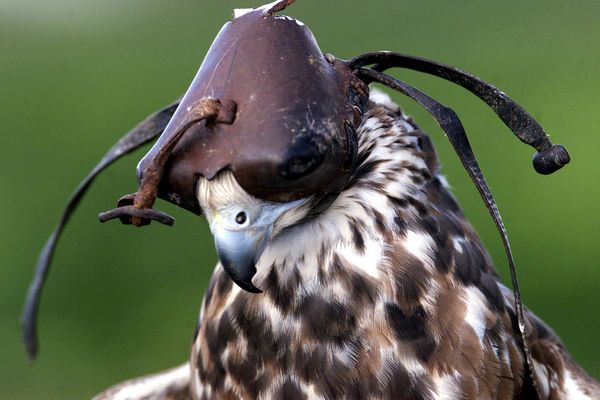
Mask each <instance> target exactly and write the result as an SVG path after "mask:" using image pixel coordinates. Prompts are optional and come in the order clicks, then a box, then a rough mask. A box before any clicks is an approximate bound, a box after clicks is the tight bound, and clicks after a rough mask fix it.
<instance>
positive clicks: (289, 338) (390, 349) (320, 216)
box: [190, 91, 600, 400]
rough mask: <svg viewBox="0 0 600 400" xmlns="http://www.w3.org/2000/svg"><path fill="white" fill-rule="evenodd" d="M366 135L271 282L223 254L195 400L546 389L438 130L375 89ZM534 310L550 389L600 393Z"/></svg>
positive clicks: (291, 234)
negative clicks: (231, 268)
mask: <svg viewBox="0 0 600 400" xmlns="http://www.w3.org/2000/svg"><path fill="white" fill-rule="evenodd" d="M358 139H359V155H358V161H357V164H356V167H355V169H354V173H353V174H352V177H351V178H350V180H349V182H348V185H347V187H346V188H345V189H344V190H343V191H342V192H341V193H340V194H339V195H338V196H337V197H336V198H335V200H333V202H332V203H331V204H330V205H329V207H327V208H326V209H325V210H323V211H320V212H319V213H317V214H315V213H311V210H313V209H314V208H315V207H316V204H317V203H318V199H309V200H307V201H306V202H304V203H303V204H301V205H299V206H298V207H297V208H296V209H293V210H290V211H289V212H288V214H287V215H286V216H285V218H288V219H290V221H295V223H294V224H291V225H292V226H289V227H286V228H285V229H283V230H282V231H280V232H277V234H276V235H275V236H274V237H273V240H272V241H271V243H270V244H269V245H268V246H267V248H266V249H265V251H264V253H263V254H262V256H261V258H260V260H259V262H258V264H257V266H256V268H257V274H256V276H255V277H254V279H253V282H254V284H255V285H256V286H257V287H259V288H261V289H262V290H263V293H260V294H252V293H248V292H245V291H243V290H241V289H240V288H239V287H238V286H237V285H235V284H233V283H232V281H231V279H230V278H229V276H228V275H227V274H226V273H225V271H224V270H223V268H222V267H221V266H220V265H217V267H216V269H215V272H214V274H213V276H212V278H211V281H210V284H209V288H208V290H207V293H206V295H205V298H204V301H203V304H202V307H201V313H200V318H199V329H198V330H197V334H196V335H195V338H194V344H193V348H192V353H191V359H190V367H191V371H192V372H191V376H190V388H191V392H192V398H194V399H290V400H292V399H407V400H408V399H417V400H419V399H423V400H429V399H432V400H433V399H440V400H441V399H507V400H508V399H526V398H530V396H531V395H532V393H533V392H532V387H531V382H530V380H529V379H528V378H527V373H526V370H525V369H524V368H525V367H524V365H525V362H524V357H523V354H522V352H521V346H520V344H519V341H518V340H519V339H518V338H519V336H518V334H517V332H518V331H517V328H516V317H515V313H514V306H513V305H514V303H513V295H512V292H511V291H510V290H509V289H507V288H506V287H505V286H503V284H502V283H501V282H500V279H499V277H498V275H497V274H496V272H495V270H494V267H493V264H492V261H491V259H490V256H489V255H488V253H487V252H486V250H485V248H484V247H483V245H482V243H481V241H480V239H479V237H478V235H477V233H476V232H475V231H474V229H473V227H472V226H471V225H470V224H469V222H468V221H467V220H466V218H465V216H464V214H463V213H462V211H461V210H460V207H459V206H458V204H457V202H456V200H455V199H454V198H453V196H452V195H451V194H450V192H449V188H448V185H447V183H446V180H445V179H444V178H443V176H441V175H440V171H439V163H438V159H437V156H436V154H435V150H434V148H433V145H432V143H431V140H430V139H429V138H428V136H426V135H425V134H424V133H423V132H421V131H420V130H419V129H418V127H417V126H416V125H415V123H414V122H413V121H412V120H411V119H410V118H409V117H407V116H406V115H404V114H403V113H402V111H401V110H400V109H399V108H398V106H396V105H395V104H393V103H392V102H391V101H390V100H389V98H387V97H386V96H385V95H383V94H381V93H379V92H375V91H374V92H373V94H372V95H371V101H370V103H369V104H368V107H367V111H366V113H365V115H364V119H363V122H362V125H361V126H360V128H359V129H358ZM211 182H212V181H211ZM211 184H212V185H215V186H214V187H213V188H211V190H209V191H206V190H205V191H202V190H201V192H200V193H199V197H200V198H199V201H200V203H201V204H202V203H203V202H207V201H218V200H217V198H216V197H211V193H212V192H213V191H214V192H215V193H216V192H218V193H219V194H221V195H223V196H226V195H227V194H228V193H229V194H230V195H235V192H236V190H241V188H239V187H238V189H236V190H231V187H235V186H236V185H237V183H236V182H235V179H234V178H233V176H232V175H231V174H227V175H226V176H224V177H222V179H216V180H215V181H214V182H212V183H211ZM219 185H222V186H223V187H219ZM240 195H241V196H247V195H245V194H240ZM211 199H212V200H211ZM526 317H527V323H528V326H527V330H528V332H529V336H530V340H531V346H532V352H533V358H534V360H535V364H536V373H537V374H538V380H539V381H540V382H541V386H542V389H543V393H542V396H543V398H544V399H567V398H568V399H592V398H600V390H599V388H598V383H597V382H595V381H594V380H593V379H592V378H590V377H589V376H588V375H587V374H586V373H585V372H584V371H583V370H581V368H580V367H578V366H577V365H576V364H575V363H574V362H573V361H572V359H571V358H570V356H569V355H568V353H567V352H566V350H565V349H564V347H563V345H562V344H561V342H560V340H559V339H558V338H557V336H556V335H555V334H554V333H553V332H552V331H551V330H550V329H549V328H548V327H547V326H546V325H544V323H543V322H541V321H540V320H539V319H538V318H536V317H535V316H534V315H533V314H531V313H530V312H529V311H526Z"/></svg>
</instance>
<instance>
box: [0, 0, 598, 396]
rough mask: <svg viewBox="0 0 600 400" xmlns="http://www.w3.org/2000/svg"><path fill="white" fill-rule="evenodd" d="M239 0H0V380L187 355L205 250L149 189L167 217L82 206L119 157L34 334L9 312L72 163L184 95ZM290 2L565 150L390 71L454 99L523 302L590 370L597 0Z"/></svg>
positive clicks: (27, 387)
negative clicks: (447, 72)
mask: <svg viewBox="0 0 600 400" xmlns="http://www.w3.org/2000/svg"><path fill="white" fill-rule="evenodd" d="M257 5H258V4H257V3H255V2H252V1H249V0H246V1H216V0H212V1H200V0H194V1H192V0H177V1H166V0H162V1H160V0H127V1H122V0H104V1H91V0H77V1H76V0H48V1H32V0H0V144H1V155H0V218H1V220H0V398H2V399H42V398H43V399H84V398H89V397H91V395H92V394H94V393H96V392H98V391H100V390H101V389H103V388H105V387H106V386H108V385H110V384H113V383H115V382H117V381H120V380H123V379H125V378H129V377H133V376H136V375H140V374H145V373H149V372H153V371H157V370H160V369H164V368H167V367H170V366H172V365H175V364H177V363H179V362H182V361H183V360H185V359H186V357H187V356H188V353H189V348H190V340H191V335H192V331H193V327H194V323H195V320H196V317H197V312H198V307H199V304H200V301H201V298H202V295H203V292H204V290H205V287H206V285H207V281H208V277H209V274H210V272H211V270H212V267H213V264H214V262H215V259H216V257H215V254H214V250H213V247H212V243H211V242H212V241H211V238H210V236H209V232H208V228H207V225H206V223H205V222H204V221H203V220H201V219H200V218H197V217H195V216H193V215H191V214H189V213H186V212H185V211H182V210H178V209H176V208H175V207H173V206H171V205H169V204H166V203H164V202H160V204H159V205H158V207H159V208H160V209H163V210H165V211H167V212H169V213H171V214H173V215H174V216H175V217H177V224H176V225H175V226H174V227H173V228H168V227H164V226H159V225H157V224H153V225H151V226H150V227H146V228H144V229H132V228H130V227H124V226H122V225H120V224H118V223H116V222H113V223H109V224H106V225H101V224H99V223H98V221H97V217H96V216H97V214H98V212H99V211H103V210H106V209H109V208H112V206H113V204H114V202H115V200H116V199H117V198H118V197H119V196H121V195H122V194H125V193H129V192H132V191H134V190H135V189H136V185H135V166H136V164H137V161H138V160H139V158H140V157H141V156H142V155H143V154H144V153H145V150H146V149H144V150H141V151H139V152H137V153H136V154H134V155H133V156H129V157H127V158H126V159H125V160H123V161H122V162H120V163H119V164H118V165H116V166H114V167H113V168H111V169H110V170H109V171H108V172H107V173H105V174H104V175H103V176H101V178H100V179H99V180H98V181H97V183H96V184H95V185H94V186H93V188H92V190H91V191H90V193H89V194H88V196H87V198H86V199H85V201H84V202H83V204H82V205H81V206H80V207H79V209H78V211H77V212H76V214H75V216H74V218H73V220H72V223H71V225H70V226H69V228H68V229H67V231H66V233H65V235H64V237H63V240H62V241H61V244H60V247H59V249H58V252H57V254H56V257H55V261H54V269H53V271H52V274H51V276H50V279H49V281H48V285H47V287H46V290H45V292H44V296H43V302H42V308H41V318H40V333H41V352H40V357H39V360H38V361H37V362H36V363H35V364H34V365H29V364H28V363H27V362H26V361H25V354H24V351H23V346H22V344H21V341H20V337H19V327H18V317H19V313H20V310H21V307H22V302H23V299H24V295H25V291H26V288H27V285H28V283H29V280H30V278H31V276H32V269H33V266H34V264H35V261H36V258H37V255H38V252H39V250H40V248H41V247H42V245H43V243H44V242H45V240H46V238H47V236H48V235H49V233H50V232H51V230H52V228H53V226H54V224H55V222H56V221H57V219H58V216H59V213H60V212H61V209H62V207H63V205H64V203H65V201H66V199H67V197H68V196H69V194H70V193H71V191H72V190H73V188H74V187H75V186H76V185H77V184H78V182H79V181H80V179H81V178H82V177H83V176H84V175H85V174H86V173H87V172H88V171H89V170H90V169H91V168H92V166H93V165H94V164H95V163H96V162H97V160H99V159H100V157H101V156H102V155H103V154H104V152H105V151H106V150H107V149H108V148H109V147H110V146H111V145H112V144H113V143H114V142H115V140H116V139H117V138H119V137H120V135H121V134H122V133H124V132H125V131H127V130H128V129H129V128H130V127H131V126H133V125H134V124H135V123H137V122H138V121H139V120H141V119H142V118H144V117H145V116H146V115H147V114H149V113H150V112H151V111H153V110H154V109H156V108H158V107H160V106H162V105H164V104H166V103H167V102H169V101H171V100H172V99H174V98H176V97H177V96H179V95H180V94H181V93H182V92H183V91H184V90H185V89H186V87H187V86H188V84H189V83H190V81H191V79H192V78H193V76H194V74H195V72H196V70H197V68H198V66H199V65H200V63H201V61H202V59H203V56H204V54H205V52H206V50H207V49H208V46H209V45H210V43H211V41H212V39H213V38H214V36H215V35H216V33H217V31H218V30H219V28H220V27H221V25H222V24H223V23H224V22H225V21H226V20H227V19H228V18H229V17H230V16H231V14H232V9H233V8H234V7H252V6H257ZM287 13H288V14H290V15H293V16H295V17H298V18H299V19H301V20H302V21H304V22H305V23H306V24H308V25H309V26H310V27H311V29H312V31H313V32H314V34H315V36H316V37H317V39H318V41H319V43H320V45H321V48H322V50H323V51H325V52H331V53H333V54H335V55H336V56H338V57H341V58H349V57H351V56H353V55H356V54H359V53H361V52H366V51H372V50H397V51H402V52H405V53H409V54H414V55H419V56H423V57H428V58H431V59H434V60H439V61H442V62H445V63H448V64H451V65H456V66H459V67H461V68H463V69H465V70H467V71H471V72H473V73H475V74H476V75H478V76H481V77H482V78H484V79H486V80H488V81H490V82H492V83H494V84H495V85H497V86H498V87H500V88H502V89H503V90H504V91H505V92H507V93H508V94H509V95H511V96H512V97H514V98H515V99H517V100H518V101H519V102H520V103H521V104H522V105H523V106H524V107H525V108H527V109H528V110H529V111H530V112H531V113H532V114H533V115H534V116H535V117H536V118H537V119H538V120H539V121H540V122H541V124H542V125H543V126H544V127H545V128H546V130H547V131H548V132H549V133H550V134H551V135H552V138H553V140H554V141H556V142H560V143H563V144H564V145H566V146H567V148H568V149H569V150H570V152H571V155H572V159H573V161H572V163H571V165H569V166H568V167H566V168H565V169H564V170H563V171H560V172H558V173H557V174H556V175H553V176H548V177H545V176H540V175H537V174H536V173H535V172H534V171H533V169H532V168H531V163H530V158H531V155H532V154H533V152H532V150H531V149H529V148H527V147H526V146H524V145H521V144H520V142H518V141H517V140H516V139H515V138H514V137H513V136H512V134H511V133H510V132H509V131H508V130H507V129H506V128H505V127H504V126H503V125H502V123H501V122H500V121H499V120H498V119H497V118H496V117H495V115H494V114H493V113H492V112H491V111H490V110H489V109H487V108H486V106H485V105H484V104H483V103H481V102H480V101H479V100H477V99H476V98H475V97H473V96H472V95H470V94H469V93H467V92H465V91H463V90H462V89H460V88H458V87H455V86H454V85H452V84H450V83H447V82H444V81H442V80H439V79H436V78H433V77H429V76H424V75H420V74H418V73H411V72H406V71H398V72H397V76H399V77H402V78H403V79H404V80H406V81H408V82H410V83H412V84H414V85H415V86H417V87H419V88H421V89H422V90H424V91H426V92H428V93H429V94H431V95H432V96H434V97H435V98H437V99H438V100H440V101H441V102H443V103H445V104H446V105H449V106H451V107H453V108H454V109H455V110H456V111H457V113H458V114H459V115H460V116H461V118H462V120H463V122H464V124H465V126H466V128H467V131H468V132H469V133H470V135H471V136H470V138H471V142H472V144H473V147H474V149H475V151H476V154H477V156H478V158H479V160H480V163H481V165H482V168H483V170H484V172H485V173H486V175H487V178H488V181H489V183H490V185H491V186H492V189H493V190H494V193H495V195H496V199H497V201H498V203H499V205H500V209H501V210H502V212H503V215H504V218H505V222H506V225H507V227H508V230H509V232H510V234H511V240H512V244H513V248H514V252H515V256H516V260H517V265H518V267H519V275H520V278H521V287H522V290H523V296H524V299H525V302H526V303H527V305H528V306H529V307H530V308H532V309H533V310H534V311H535V312H536V313H537V314H539V315H540V316H541V317H542V318H543V319H544V320H545V321H547V322H548V323H549V324H550V325H552V326H553V327H554V328H555V330H556V331H557V332H558V333H559V334H560V336H561V337H562V338H563V340H564V342H565V343H566V345H567V346H568V348H569V349H570V351H571V352H572V353H573V355H574V357H575V358H576V359H577V360H578V361H579V362H580V363H581V364H582V365H583V366H584V367H585V368H586V369H587V370H588V371H589V372H590V373H591V374H592V375H594V376H595V377H597V378H598V377H600V361H598V360H599V359H600V340H598V332H599V331H600V311H599V300H600V291H599V282H600V268H599V267H600V265H599V264H600V251H599V248H600V240H599V239H600V235H599V233H598V231H599V228H600V207H599V206H600V200H599V199H600V189H599V183H600V182H599V179H598V172H599V168H598V166H599V162H598V157H599V156H598V155H599V150H600V123H599V121H598V119H599V115H600V114H599V112H600V101H599V99H598V92H599V89H600V2H598V1H597V0H574V1H570V2H564V1H557V0H532V1H527V2H523V1H516V0H510V1H509V0H506V1H502V2H498V1H478V2H473V1H467V0H455V1H440V0H438V1H398V0H373V1H358V0H346V1H319V2H317V1H314V0H313V1H310V0H298V4H296V5H295V6H294V7H293V8H291V9H289V10H288V11H287ZM394 98H395V99H396V100H398V101H399V102H401V104H403V105H406V106H405V108H406V109H407V110H408V111H409V113H411V114H413V115H414V116H415V118H416V119H417V121H419V123H420V125H421V126H422V127H423V128H424V129H425V130H426V131H428V132H429V133H430V134H431V136H432V137H433V139H434V141H435V143H436V144H437V147H438V150H439V153H440V157H441V160H442V162H443V168H444V172H445V174H446V176H447V177H448V179H449V181H450V183H451V184H452V185H453V187H454V190H455V193H456V195H457V196H458V198H459V199H460V201H461V203H462V205H463V207H464V208H465V210H466V213H467V215H468V216H469V218H470V219H471V221H472V222H473V223H474V225H475V226H476V227H477V229H478V230H479V232H480V234H481V236H482V238H483V240H484V242H485V243H486V245H487V247H488V249H489V251H490V252H491V254H492V256H493V258H494V260H495V262H496V264H497V266H498V269H499V270H500V272H501V274H502V275H503V276H505V277H507V276H508V275H507V268H506V261H505V258H504V255H503V252H502V249H501V244H500V240H499V238H498V235H497V234H496V232H495V231H494V227H493V225H492V223H491V221H490V220H489V218H488V216H487V213H486V211H485V209H484V207H483V205H482V202H481V201H480V199H479V198H478V195H477V192H476V191H475V189H474V188H473V186H472V185H471V183H470V182H469V180H468V178H467V175H466V173H465V172H464V171H463V169H462V168H461V166H460V165H459V162H458V160H457V157H456V156H455V155H454V154H453V152H452V150H451V149H450V146H449V145H448V143H447V141H446V139H445V138H444V136H443V134H442V133H441V131H440V130H439V129H438V128H437V126H436V125H435V124H434V123H433V122H432V121H431V120H430V118H429V116H428V115H427V114H426V113H425V112H424V111H422V110H420V109H419V108H418V107H415V106H414V105H413V104H412V103H411V102H410V101H409V100H407V99H405V98H402V97H401V96H396V95H394Z"/></svg>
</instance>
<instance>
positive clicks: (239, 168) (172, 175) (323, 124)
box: [102, 1, 368, 225]
mask: <svg viewBox="0 0 600 400" xmlns="http://www.w3.org/2000/svg"><path fill="white" fill-rule="evenodd" d="M289 3H291V1H280V2H277V3H274V4H270V5H267V6H263V7H260V8H257V9H254V10H250V11H248V10H241V11H240V10H238V11H236V14H237V15H236V17H235V18H234V19H233V20H231V21H229V22H227V23H226V24H225V25H224V26H223V28H221V31H220V32H219V34H218V35H217V37H216V38H215V40H214V42H213V44H212V45H211V47H210V49H209V51H208V54H207V55H206V57H205V59H204V61H203V62H202V65H201V66H200V70H199V71H198V73H197V74H196V77H195V78H194V80H193V81H192V84H191V85H190V87H189V89H188V91H187V93H186V94H185V96H184V97H183V99H182V101H181V104H180V105H179V107H178V108H177V110H176V111H175V114H174V115H173V118H172V119H171V121H170V122H169V124H168V125H167V127H166V129H165V131H164V132H163V134H162V135H161V136H160V138H159V139H158V141H157V142H156V144H155V145H154V147H152V149H151V150H150V151H149V152H148V154H146V156H145V157H144V158H143V159H142V160H141V161H140V163H139V165H138V183H139V188H138V191H137V193H135V194H134V195H129V196H126V197H124V198H122V199H121V200H120V202H119V206H121V207H119V208H117V209H115V210H113V211H112V212H109V213H108V214H104V215H103V217H102V219H103V220H107V219H112V218H114V217H117V216H118V217H119V218H121V220H122V221H123V222H125V223H129V222H131V223H133V224H135V225H144V224H147V223H149V219H148V218H150V219H156V220H158V221H160V222H167V223H169V222H170V220H169V219H168V218H167V217H168V216H166V215H165V214H162V213H160V212H158V211H155V210H151V209H150V208H151V207H152V204H153V203H154V199H155V197H156V196H157V195H158V197H160V198H162V199H164V200H167V201H169V202H171V203H173V204H175V205H178V206H181V207H183V208H185V209H187V210H189V211H192V212H194V213H196V214H200V212H201V210H200V207H199V205H198V201H197V198H196V186H197V181H198V177H199V176H200V175H202V176H204V177H206V178H207V179H212V178H213V177H214V176H215V175H216V174H217V173H218V172H220V171H222V170H224V169H230V170H231V171H232V172H233V174H234V176H235V177H236V179H237V181H238V182H239V184H240V186H242V188H244V190H246V191H247V192H248V193H250V194H251V195H253V196H255V197H258V198H262V199H266V200H277V201H287V200H292V199H298V198H301V197H307V196H309V195H312V194H329V193H337V192H339V191H340V190H341V189H342V188H343V186H344V184H345V183H346V182H347V180H348V176H349V172H350V170H351V167H352V164H353V161H354V159H355V157H356V152H357V144H356V141H357V138H356V131H355V130H356V128H357V127H358V125H359V124H360V121H361V115H362V111H363V108H364V105H365V103H366V101H367V98H368V88H367V86H366V84H365V83H364V82H363V81H362V80H360V79H359V78H358V77H356V75H355V74H353V73H352V72H351V70H350V69H349V68H348V63H347V62H344V61H341V60H337V59H335V58H334V57H333V56H330V55H324V54H323V52H321V50H320V49H319V47H318V45H317V42H316V40H315V38H314V36H313V34H312V32H311V31H310V30H309V29H308V28H307V27H306V26H305V25H304V24H303V23H302V22H300V21H297V20H295V19H293V18H290V17H284V16H276V15H275V13H276V12H277V11H280V10H281V9H283V8H284V7H285V6H287V5H288V4H289ZM239 14H242V15H239Z"/></svg>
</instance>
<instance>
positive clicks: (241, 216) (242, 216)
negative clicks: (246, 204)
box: [235, 211, 246, 225]
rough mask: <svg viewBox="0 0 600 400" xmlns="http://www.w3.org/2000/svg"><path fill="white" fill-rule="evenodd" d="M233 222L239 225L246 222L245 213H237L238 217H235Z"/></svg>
mask: <svg viewBox="0 0 600 400" xmlns="http://www.w3.org/2000/svg"><path fill="white" fill-rule="evenodd" d="M235 222H237V223H238V224H240V225H242V224H243V223H244V222H246V213H245V212H243V211H241V212H239V213H238V215H236V216H235Z"/></svg>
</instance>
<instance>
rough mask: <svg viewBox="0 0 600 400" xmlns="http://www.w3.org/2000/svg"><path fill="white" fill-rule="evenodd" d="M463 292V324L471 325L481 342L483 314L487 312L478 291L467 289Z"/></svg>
mask: <svg viewBox="0 0 600 400" xmlns="http://www.w3.org/2000/svg"><path fill="white" fill-rule="evenodd" d="M465 292H466V296H465V298H464V301H465V304H466V305H467V314H466V316H465V322H466V323H467V324H469V325H471V327H472V328H473V330H474V331H475V334H476V335H477V337H478V338H479V341H480V342H483V336H484V334H485V314H486V312H487V307H486V305H485V299H484V297H483V294H482V293H481V291H480V290H479V289H476V288H467V289H465Z"/></svg>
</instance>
